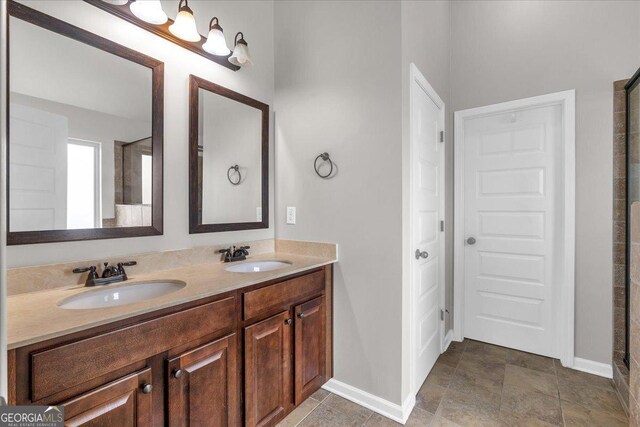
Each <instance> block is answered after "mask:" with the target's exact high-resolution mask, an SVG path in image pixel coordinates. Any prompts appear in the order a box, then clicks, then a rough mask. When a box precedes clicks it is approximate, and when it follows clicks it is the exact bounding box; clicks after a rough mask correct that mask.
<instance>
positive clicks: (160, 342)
mask: <svg viewBox="0 0 640 427" xmlns="http://www.w3.org/2000/svg"><path fill="white" fill-rule="evenodd" d="M234 308H235V297H229V298H225V299H223V300H220V301H215V302H212V303H208V304H204V305H201V306H198V307H194V308H191V309H188V310H185V311H181V312H178V313H174V314H170V315H168V316H164V317H160V318H158V319H153V320H148V321H146V322H142V323H139V324H136V325H133V326H129V327H126V328H123V329H118V330H115V331H112V332H109V333H106V334H102V335H97V336H95V337H92V338H88V339H85V340H81V341H77V342H74V343H71V344H66V345H62V346H60V347H56V348H53V349H50V350H45V351H41V352H36V353H32V354H31V400H32V401H34V402H35V401H38V400H40V399H43V398H45V397H48V396H51V395H53V394H55V393H57V392H60V391H62V390H65V389H68V388H71V387H74V386H77V385H79V384H82V383H84V382H86V381H89V380H91V379H94V378H97V377H99V376H101V375H105V374H108V373H110V372H113V371H115V370H117V369H121V368H124V367H126V366H129V365H131V364H132V363H135V362H137V361H140V360H144V359H146V358H148V357H151V356H154V355H156V354H158V353H161V352H163V351H166V350H168V349H169V348H172V347H177V346H180V345H183V344H186V343H188V342H190V341H193V340H195V339H197V338H200V337H203V336H206V335H209V334H213V333H215V332H216V331H223V330H225V329H230V328H232V327H233V326H234V319H235V316H234Z"/></svg>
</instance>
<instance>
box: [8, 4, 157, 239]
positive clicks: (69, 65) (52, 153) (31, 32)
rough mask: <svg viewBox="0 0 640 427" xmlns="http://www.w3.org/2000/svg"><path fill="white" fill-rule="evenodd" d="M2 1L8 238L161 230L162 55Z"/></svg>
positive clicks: (119, 234)
mask: <svg viewBox="0 0 640 427" xmlns="http://www.w3.org/2000/svg"><path fill="white" fill-rule="evenodd" d="M7 9H8V58H9V60H8V64H7V87H8V89H9V90H8V96H7V110H8V118H7V119H8V123H7V124H8V126H7V141H8V145H7V151H8V153H7V154H8V155H7V168H8V179H7V218H8V221H7V243H8V244H9V245H19V244H32V243H47V242H64V241H74V240H92V239H109V238H119V237H135V236H151V235H160V234H162V232H163V217H162V209H163V189H162V185H163V178H162V175H163V172H162V168H163V160H162V158H163V126H164V125H163V114H164V101H163V99H164V98H163V97H164V65H163V63H162V62H160V61H158V60H156V59H154V58H151V57H149V56H146V55H143V54H141V53H139V52H136V51H134V50H131V49H129V48H126V47H124V46H122V45H119V44H117V43H114V42H112V41H110V40H107V39H104V38H102V37H99V36H97V35H95V34H93V33H90V32H88V31H85V30H83V29H81V28H78V27H75V26H73V25H71V24H68V23H66V22H64V21H61V20H59V19H56V18H53V17H51V16H49V15H46V14H44V13H42V12H39V11H37V10H34V9H31V8H29V7H27V6H24V5H22V4H20V3H17V2H15V1H12V0H10V1H8V2H7Z"/></svg>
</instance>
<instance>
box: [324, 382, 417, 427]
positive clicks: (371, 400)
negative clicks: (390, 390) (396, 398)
mask: <svg viewBox="0 0 640 427" xmlns="http://www.w3.org/2000/svg"><path fill="white" fill-rule="evenodd" d="M322 388H323V389H325V390H327V391H329V392H331V393H333V394H337V395H338V396H340V397H344V398H345V399H347V400H350V401H352V402H353V403H357V404H358V405H360V406H364V407H365V408H367V409H371V410H372V411H373V412H376V413H378V414H380V415H382V416H384V417H387V418H389V419H392V420H393V421H396V422H399V423H402V424H405V423H406V422H407V419H408V418H409V415H410V414H411V411H412V410H413V407H414V406H415V404H416V397H415V396H414V395H412V394H411V395H409V397H407V399H406V400H405V401H404V402H403V403H402V406H400V405H398V404H396V403H392V402H389V401H388V400H385V399H382V398H380V397H378V396H375V395H373V394H371V393H368V392H366V391H363V390H360V389H358V388H355V387H353V386H350V385H349V384H345V383H343V382H341V381H338V380H336V379H333V378H332V379H330V380H329V381H327V382H326V383H325V384H324V385H323V386H322Z"/></svg>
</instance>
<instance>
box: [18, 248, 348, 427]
mask: <svg viewBox="0 0 640 427" xmlns="http://www.w3.org/2000/svg"><path fill="white" fill-rule="evenodd" d="M296 245H303V246H307V247H314V244H303V243H298V242H289V244H288V248H285V249H284V250H287V251H289V252H284V251H283V250H282V249H280V250H274V252H272V253H269V252H265V253H260V254H256V255H252V256H250V257H249V259H248V260H247V261H240V262H234V263H223V262H220V261H219V260H217V259H216V260H212V261H211V262H210V263H205V264H197V265H190V266H188V267H181V268H172V269H168V270H164V271H157V272H152V273H146V274H135V272H134V274H130V277H129V280H127V281H125V282H121V283H116V284H110V285H106V286H94V287H91V288H90V287H85V286H83V285H82V284H78V285H74V286H68V287H61V288H52V289H48V290H42V291H37V292H31V293H25V294H17V295H13V296H11V297H9V304H8V305H9V348H10V351H9V365H10V367H9V368H10V369H9V373H10V378H9V380H10V395H9V399H10V403H11V404H16V405H63V406H64V408H65V419H66V423H67V425H73V426H76V425H96V424H97V425H114V426H115V425H118V426H120V425H156V426H161V425H170V426H184V425H193V426H200V425H210V426H225V425H229V426H234V425H247V426H258V425H259V426H266V425H275V424H276V423H277V422H278V421H280V420H282V419H283V418H284V416H285V415H286V414H288V413H289V412H291V411H292V410H293V409H294V408H295V407H296V406H297V405H299V404H300V403H302V402H303V401H304V400H305V399H306V398H307V397H309V396H310V395H311V394H312V393H313V392H315V391H316V390H317V389H318V388H319V387H320V386H321V385H322V384H324V383H325V382H326V381H327V380H328V379H329V378H330V377H331V376H332V304H331V302H332V271H333V270H332V264H333V263H334V262H335V261H336V254H335V247H334V246H332V245H322V249H323V250H322V251H321V252H316V253H313V251H306V252H305V251H304V250H298V249H295V247H296ZM278 246H279V243H278V242H276V248H278ZM316 246H317V244H316ZM139 267H141V266H138V267H135V268H132V270H131V271H133V270H134V269H138V268H139ZM51 268H57V267H55V266H54V267H51ZM59 268H66V269H68V266H66V265H61V266H60V267H59ZM36 276H37V275H36Z"/></svg>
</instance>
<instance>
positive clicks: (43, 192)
mask: <svg viewBox="0 0 640 427" xmlns="http://www.w3.org/2000/svg"><path fill="white" fill-rule="evenodd" d="M9 111H10V114H11V116H10V122H9V125H10V127H9V137H10V139H11V141H10V144H9V147H10V149H9V173H10V176H9V187H10V200H9V226H10V228H11V230H10V231H33V230H58V229H65V228H66V227H67V140H68V131H67V118H66V117H63V116H59V115H57V114H51V113H48V112H46V111H42V110H38V109H35V108H31V107H26V106H23V105H19V104H11V108H10V109H9Z"/></svg>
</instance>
